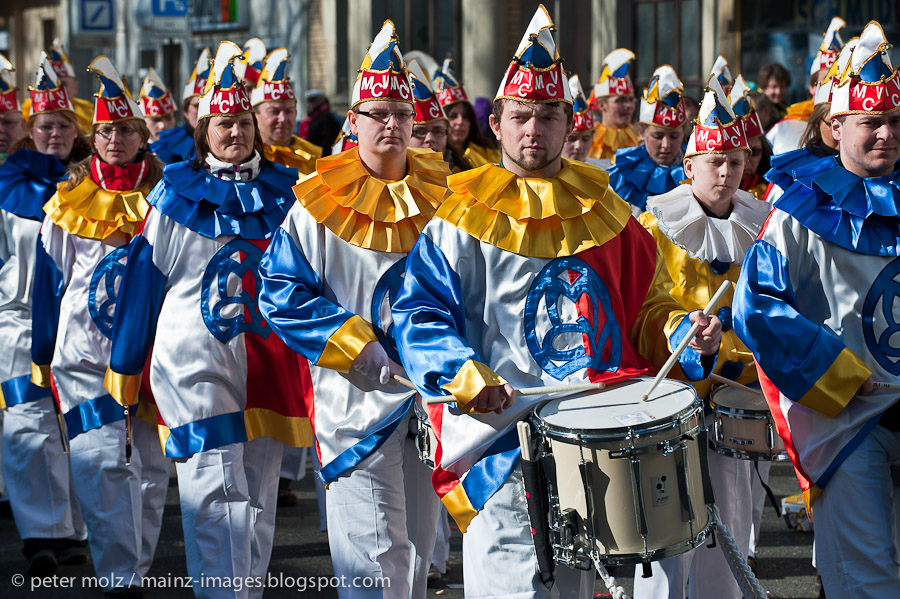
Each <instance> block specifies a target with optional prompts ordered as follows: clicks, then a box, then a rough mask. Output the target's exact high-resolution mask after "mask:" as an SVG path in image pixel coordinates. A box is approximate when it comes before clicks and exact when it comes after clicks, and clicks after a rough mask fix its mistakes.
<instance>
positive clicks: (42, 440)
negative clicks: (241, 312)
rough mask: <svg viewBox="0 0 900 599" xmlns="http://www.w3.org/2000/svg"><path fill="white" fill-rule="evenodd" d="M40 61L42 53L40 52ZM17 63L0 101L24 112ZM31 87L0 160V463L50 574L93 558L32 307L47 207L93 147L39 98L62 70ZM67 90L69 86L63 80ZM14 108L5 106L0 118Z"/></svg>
mask: <svg viewBox="0 0 900 599" xmlns="http://www.w3.org/2000/svg"><path fill="white" fill-rule="evenodd" d="M42 64H43V61H42ZM11 71H12V65H11V64H10V63H9V61H8V60H7V59H6V57H5V56H3V55H2V54H0V89H3V90H4V91H2V92H0V106H2V107H3V108H8V109H9V110H11V111H13V113H14V114H15V116H17V117H19V118H21V113H20V112H19V100H18V97H17V95H16V94H17V91H18V90H17V89H16V86H15V83H14V81H13V79H12V76H11ZM47 72H48V76H47V77H46V78H42V77H40V76H39V77H38V81H37V83H36V85H35V86H34V87H33V88H31V95H32V97H33V98H34V99H35V100H36V103H35V102H34V101H33V102H32V105H33V107H35V106H36V107H35V109H34V110H32V111H31V114H30V116H29V117H28V122H27V123H26V125H25V136H24V137H23V138H22V139H20V140H19V141H17V142H15V143H14V144H13V145H12V147H11V152H10V155H9V157H8V158H7V160H6V163H5V164H4V165H3V166H2V167H0V264H2V266H0V289H2V290H3V292H2V293H0V296H2V298H3V299H2V301H0V337H2V338H3V339H4V340H5V341H4V343H3V344H2V345H0V350H2V354H0V408H2V409H3V410H4V411H3V415H2V422H3V447H2V452H0V455H2V468H3V475H4V479H5V482H6V491H7V493H8V495H9V501H10V507H11V508H12V512H13V517H14V518H15V522H16V528H17V529H18V531H19V536H20V537H21V538H22V540H23V541H24V546H23V548H22V553H23V554H24V555H25V559H27V560H29V565H28V574H29V575H31V576H45V575H48V574H51V573H52V572H53V571H54V570H55V569H56V566H57V565H58V564H60V563H61V564H78V563H85V562H86V561H87V554H88V550H87V530H86V529H85V526H84V520H83V519H82V517H81V510H80V508H79V506H78V499H77V498H76V496H75V490H74V488H73V483H72V477H71V474H70V472H69V457H68V456H67V455H65V453H64V452H63V446H62V444H61V441H62V439H61V438H60V435H61V434H62V432H63V429H62V427H61V425H60V421H59V419H58V417H57V414H56V407H55V405H54V399H53V396H52V394H51V392H50V390H49V389H45V388H42V387H38V386H37V385H35V384H34V383H32V382H31V306H32V290H33V286H34V276H35V272H34V267H35V259H36V250H37V239H38V233H39V232H40V229H41V221H42V220H43V218H44V210H43V206H44V204H45V203H46V202H47V200H49V199H50V197H51V196H52V195H53V194H54V193H55V192H56V184H57V183H58V182H60V181H62V180H63V179H64V178H65V176H66V166H67V165H69V164H71V163H73V162H78V161H80V160H83V159H84V158H86V157H87V156H88V155H89V154H90V153H91V150H90V146H89V145H88V143H87V141H86V140H85V139H84V137H83V136H82V135H81V133H79V132H78V125H77V120H76V117H75V113H74V112H73V111H71V110H69V109H68V106H67V105H66V107H65V108H62V106H63V104H59V105H52V104H48V103H46V102H43V101H42V97H46V95H45V94H46V92H47V91H49V89H48V88H52V87H54V86H58V83H56V84H54V83H53V82H54V79H55V77H56V74H55V73H54V72H53V70H52V69H49V68H48V71H47ZM59 89H60V90H61V92H60V93H62V94H64V93H65V91H63V90H64V89H65V88H63V87H60V88H59ZM6 116H7V114H6V113H3V114H0V119H2V118H3V117H6Z"/></svg>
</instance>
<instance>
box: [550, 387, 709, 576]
mask: <svg viewBox="0 0 900 599" xmlns="http://www.w3.org/2000/svg"><path fill="white" fill-rule="evenodd" d="M651 382H652V381H651V379H649V378H647V377H640V378H636V379H632V380H630V381H626V382H624V383H621V384H617V385H614V386H611V387H607V389H606V390H604V391H600V392H597V391H587V392H583V393H577V394H572V395H569V396H566V397H564V398H560V399H555V400H552V401H550V402H548V403H546V404H544V405H542V406H540V407H538V408H537V409H536V410H535V411H534V413H533V415H532V424H533V425H534V427H535V428H536V430H537V432H538V434H539V435H540V444H539V453H538V457H539V458H540V459H541V461H542V464H543V466H544V471H545V472H546V475H547V479H548V487H549V490H548V492H549V505H550V513H549V520H550V537H551V543H552V545H553V552H554V558H555V559H556V561H557V562H558V563H562V564H565V565H567V566H570V567H574V568H580V569H592V568H593V564H592V561H591V558H592V557H598V558H599V559H600V560H601V561H603V562H605V563H607V564H635V563H640V562H649V561H653V560H658V559H662V558H666V557H671V556H674V555H678V554H680V553H684V552H685V551H688V550H690V549H692V548H694V547H697V546H698V545H700V544H701V543H703V541H704V540H705V538H706V535H707V532H708V531H709V528H710V525H711V518H710V515H709V510H708V509H707V504H708V503H711V498H712V493H711V491H710V489H709V486H708V484H704V477H705V478H706V480H707V481H708V480H709V477H708V473H707V465H706V442H705V436H706V435H705V429H704V428H703V426H702V424H703V410H702V406H701V404H700V402H699V400H698V399H697V395H696V393H695V392H694V389H693V388H692V387H691V386H689V385H686V384H684V383H681V382H678V381H672V380H663V381H662V382H661V383H660V385H659V386H658V387H657V389H656V391H654V393H653V396H652V397H653V399H651V400H650V401H648V402H642V401H641V398H642V397H643V395H644V393H645V392H646V391H647V389H649V387H650V384H651Z"/></svg>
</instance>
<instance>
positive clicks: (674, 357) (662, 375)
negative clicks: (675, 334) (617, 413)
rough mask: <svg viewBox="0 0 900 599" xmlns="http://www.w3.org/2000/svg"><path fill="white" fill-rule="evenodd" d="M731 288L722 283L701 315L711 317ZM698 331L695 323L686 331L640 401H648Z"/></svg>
mask: <svg viewBox="0 0 900 599" xmlns="http://www.w3.org/2000/svg"><path fill="white" fill-rule="evenodd" d="M730 288H731V281H722V284H721V285H719V289H718V291H716V293H715V295H713V296H712V299H711V300H709V303H708V304H706V307H705V308H703V313H704V314H706V315H707V316H711V314H710V313H711V312H712V311H713V310H715V309H716V306H717V305H718V304H719V302H720V301H722V296H724V295H725V292H726V291H728V290H729V289H730ZM699 330H700V323H699V322H695V323H694V324H693V325H692V326H691V328H690V330H688V332H687V335H685V336H684V339H682V340H681V343H679V344H678V347H676V348H675V351H673V352H672V355H671V356H669V359H668V360H666V363H665V364H663V367H662V368H660V369H659V373H658V374H657V375H656V378H655V379H653V384H652V385H650V389H649V390H648V391H647V393H645V394H644V397H642V398H641V401H647V399H649V397H650V394H651V393H653V391H654V389H656V387H657V386H658V385H659V382H660V381H661V380H663V379H664V378H666V375H667V374H669V371H670V370H672V367H673V366H675V362H677V361H678V357H679V356H681V353H682V352H683V351H684V350H685V349H687V346H688V345H689V344H690V343H691V339H693V338H694V335H696V334H697V331H699Z"/></svg>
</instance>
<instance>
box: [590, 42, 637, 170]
mask: <svg viewBox="0 0 900 599" xmlns="http://www.w3.org/2000/svg"><path fill="white" fill-rule="evenodd" d="M632 61H634V52H632V51H631V50H627V49H625V48H618V49H616V50H613V51H612V52H610V53H609V54H607V55H606V58H604V59H603V64H602V66H601V71H600V78H599V79H598V80H597V82H596V83H594V91H593V93H592V94H591V97H592V102H591V101H589V102H588V104H592V103H593V104H594V106H595V108H596V109H597V110H598V111H599V112H600V121H599V122H597V123H596V124H595V125H594V128H595V129H596V132H595V133H594V145H593V146H592V147H591V153H590V154H589V157H590V158H597V159H601V160H609V161H610V162H615V159H616V150H619V149H620V148H630V147H632V146H636V145H638V144H639V143H641V139H640V137H639V136H638V134H637V131H636V130H635V128H634V126H633V125H632V124H631V119H632V117H633V116H634V103H635V97H634V84H633V83H632V82H631V75H629V74H628V71H629V69H630V68H631V63H632ZM595 120H596V119H595Z"/></svg>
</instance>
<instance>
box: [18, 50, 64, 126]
mask: <svg viewBox="0 0 900 599" xmlns="http://www.w3.org/2000/svg"><path fill="white" fill-rule="evenodd" d="M28 92H29V93H30V94H31V115H32V116H34V115H37V114H43V113H45V112H57V111H60V110H68V111H69V112H71V113H73V114H74V113H75V109H74V108H73V107H72V101H71V100H70V99H69V94H68V92H67V91H66V86H65V85H63V83H62V81H60V79H59V75H57V74H56V71H55V70H54V68H53V65H51V64H50V58H49V57H48V56H47V53H46V52H41V58H40V61H39V63H38V70H37V75H36V76H35V81H34V86H33V87H31V86H29V88H28Z"/></svg>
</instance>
